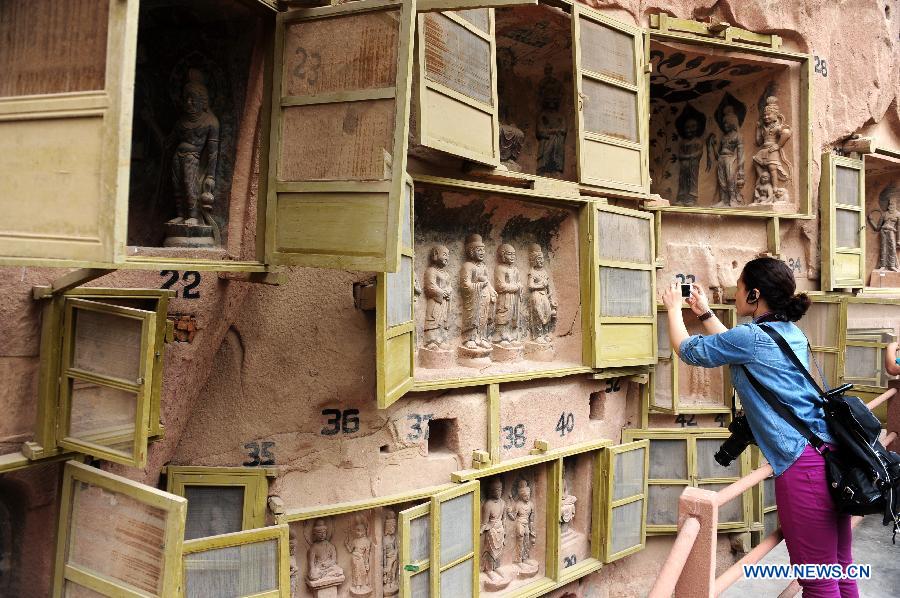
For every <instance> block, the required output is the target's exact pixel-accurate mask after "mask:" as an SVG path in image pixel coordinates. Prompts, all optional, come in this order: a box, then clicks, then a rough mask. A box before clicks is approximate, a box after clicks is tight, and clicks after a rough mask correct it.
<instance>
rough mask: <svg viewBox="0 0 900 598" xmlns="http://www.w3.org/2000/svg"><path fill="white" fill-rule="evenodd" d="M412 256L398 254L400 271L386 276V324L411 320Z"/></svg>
mask: <svg viewBox="0 0 900 598" xmlns="http://www.w3.org/2000/svg"><path fill="white" fill-rule="evenodd" d="M412 269H413V264H412V258H411V257H409V256H407V255H403V256H400V271H399V272H389V273H388V274H387V275H386V276H387V312H388V313H387V325H388V326H396V325H398V324H402V323H404V322H409V321H410V320H412V293H413V279H412V277H413V271H412Z"/></svg>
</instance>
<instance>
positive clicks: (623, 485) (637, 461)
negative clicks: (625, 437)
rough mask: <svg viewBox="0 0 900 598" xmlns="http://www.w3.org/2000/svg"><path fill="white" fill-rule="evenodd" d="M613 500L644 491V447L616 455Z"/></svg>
mask: <svg viewBox="0 0 900 598" xmlns="http://www.w3.org/2000/svg"><path fill="white" fill-rule="evenodd" d="M615 460H616V462H615V479H614V480H613V500H620V499H622V498H627V497H629V496H634V495H635V494H641V493H642V492H643V491H644V449H642V448H641V449H633V450H630V451H626V452H624V453H619V454H617V455H616V456H615Z"/></svg>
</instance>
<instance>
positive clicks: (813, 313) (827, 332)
mask: <svg viewBox="0 0 900 598" xmlns="http://www.w3.org/2000/svg"><path fill="white" fill-rule="evenodd" d="M839 315H840V305H839V304H837V303H813V304H812V305H810V306H809V311H807V312H806V314H805V315H804V316H803V317H802V318H800V320H799V321H798V322H797V326H799V327H800V330H802V331H803V332H804V334H806V336H807V338H808V339H809V343H810V344H811V345H812V346H813V347H837V345H838V317H839Z"/></svg>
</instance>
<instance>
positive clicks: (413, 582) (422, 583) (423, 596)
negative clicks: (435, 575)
mask: <svg viewBox="0 0 900 598" xmlns="http://www.w3.org/2000/svg"><path fill="white" fill-rule="evenodd" d="M409 589H410V592H409V595H410V598H429V596H431V570H430V569H425V570H424V571H422V572H421V573H416V574H415V575H413V576H412V577H411V578H410V580H409Z"/></svg>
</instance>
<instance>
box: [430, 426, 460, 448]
mask: <svg viewBox="0 0 900 598" xmlns="http://www.w3.org/2000/svg"><path fill="white" fill-rule="evenodd" d="M458 451H459V431H458V428H457V426H456V420H455V419H433V420H431V421H429V422H428V454H429V455H433V454H435V453H451V454H455V453H457V452H458Z"/></svg>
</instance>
